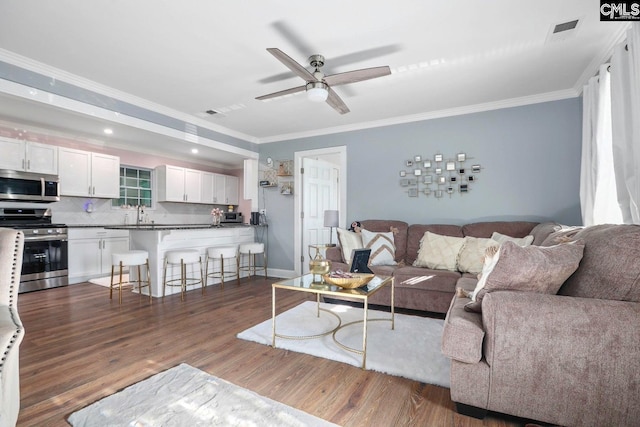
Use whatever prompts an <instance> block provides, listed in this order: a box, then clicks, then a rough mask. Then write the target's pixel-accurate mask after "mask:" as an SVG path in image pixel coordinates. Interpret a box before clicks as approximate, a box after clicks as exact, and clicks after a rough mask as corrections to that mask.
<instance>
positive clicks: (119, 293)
mask: <svg viewBox="0 0 640 427" xmlns="http://www.w3.org/2000/svg"><path fill="white" fill-rule="evenodd" d="M118 303H119V304H122V261H120V286H119V287H118Z"/></svg>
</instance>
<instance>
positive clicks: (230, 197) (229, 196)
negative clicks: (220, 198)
mask: <svg viewBox="0 0 640 427" xmlns="http://www.w3.org/2000/svg"><path fill="white" fill-rule="evenodd" d="M239 186H240V185H239V180H238V177H237V176H229V175H225V196H226V200H225V202H224V203H225V204H227V205H237V204H238V203H239V201H240V199H239V197H238V189H239Z"/></svg>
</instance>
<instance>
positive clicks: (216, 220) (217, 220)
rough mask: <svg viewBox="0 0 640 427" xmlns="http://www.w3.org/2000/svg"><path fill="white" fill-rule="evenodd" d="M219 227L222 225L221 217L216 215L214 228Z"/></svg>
mask: <svg viewBox="0 0 640 427" xmlns="http://www.w3.org/2000/svg"><path fill="white" fill-rule="evenodd" d="M219 225H220V217H219V216H216V215H214V216H213V226H214V227H218V226H219Z"/></svg>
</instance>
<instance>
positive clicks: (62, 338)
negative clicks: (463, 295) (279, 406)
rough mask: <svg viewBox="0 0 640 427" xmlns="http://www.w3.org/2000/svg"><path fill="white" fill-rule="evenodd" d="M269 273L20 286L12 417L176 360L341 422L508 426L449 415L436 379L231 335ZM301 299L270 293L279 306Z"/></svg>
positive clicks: (56, 418)
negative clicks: (145, 288) (152, 284)
mask: <svg viewBox="0 0 640 427" xmlns="http://www.w3.org/2000/svg"><path fill="white" fill-rule="evenodd" d="M271 282H272V281H271V280H269V281H265V280H263V279H258V280H254V281H243V282H242V283H241V284H240V285H239V286H238V285H236V284H235V283H233V284H227V285H226V286H225V289H224V290H222V289H220V288H219V286H215V287H209V288H208V289H207V294H206V295H205V296H204V297H203V296H201V294H200V292H199V291H192V292H190V293H188V295H187V297H186V300H185V301H184V302H182V301H180V296H179V295H173V296H169V297H166V298H165V299H164V301H162V300H161V299H154V301H153V304H152V305H149V302H148V300H147V299H145V298H142V299H141V298H139V296H138V295H137V294H133V293H131V292H125V295H124V296H123V303H122V305H118V302H117V298H116V299H114V300H112V301H110V300H109V297H108V292H109V291H108V289H107V288H104V287H101V286H98V285H93V284H89V283H83V284H78V285H72V286H68V287H64V288H56V289H49V290H45V291H39V292H32V293H27V294H21V295H20V296H19V304H18V306H19V313H20V316H21V318H22V321H23V323H24V326H25V329H26V336H25V339H24V341H23V342H22V345H21V347H20V382H21V384H20V385H21V387H20V388H21V411H20V418H19V420H18V425H19V426H64V425H67V424H66V421H65V420H66V417H67V416H68V415H69V414H70V413H72V412H73V411H75V410H77V409H80V408H82V407H84V406H86V405H87V404H89V403H92V402H94V401H96V400H98V399H100V398H102V397H105V396H108V395H110V394H112V393H113V392H115V391H117V390H120V389H122V388H124V387H126V386H128V385H131V384H133V383H135V382H138V381H140V380H143V379H145V378H147V377H149V376H151V375H153V374H155V373H157V372H160V371H163V370H165V369H168V368H170V367H172V366H175V365H177V364H179V363H181V362H185V363H188V364H190V365H192V366H194V367H197V368H199V369H202V370H204V371H206V372H209V373H210V374H212V375H215V376H218V377H220V378H224V379H226V380H228V381H230V382H232V383H234V384H237V385H239V386H241V387H245V388H248V389H250V390H253V391H255V392H257V393H259V394H261V395H263V396H267V397H269V398H271V399H274V400H277V401H279V402H282V403H285V404H287V405H290V406H293V407H296V408H298V409H301V410H303V411H306V412H308V413H310V414H313V415H316V416H318V417H321V418H324V419H326V420H329V421H331V422H334V423H336V424H341V425H344V426H369V425H374V426H404V425H406V426H514V425H518V424H517V423H515V422H514V420H511V419H508V418H506V417H503V416H489V417H487V418H486V419H485V420H483V421H480V420H476V419H473V418H469V417H465V416H462V415H458V414H457V413H456V412H455V411H454V409H453V403H452V402H451V400H450V398H449V390H448V389H446V388H441V387H436V386H431V385H425V384H421V383H419V382H416V381H410V380H407V379H403V378H398V377H392V376H389V375H384V374H380V373H376V372H372V371H363V370H361V369H359V368H356V367H353V366H349V365H345V364H342V363H338V362H332V361H329V360H325V359H320V358H316V357H313V356H308V355H305V354H300V353H293V352H290V351H285V350H279V349H273V348H271V347H268V346H264V345H260V344H255V343H251V342H247V341H243V340H239V339H237V338H236V337H235V336H236V334H237V333H238V332H240V331H242V330H244V329H246V328H249V327H251V326H253V325H254V324H257V323H259V322H261V321H263V320H265V319H268V318H270V316H271V286H269V284H270V283H271ZM308 298H310V296H309V295H307V294H304V293H297V292H286V291H282V292H281V293H279V294H278V303H279V309H282V310H285V309H287V308H290V307H293V306H295V305H297V304H299V303H300V302H302V301H304V300H306V299H308Z"/></svg>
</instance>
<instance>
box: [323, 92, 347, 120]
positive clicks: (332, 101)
mask: <svg viewBox="0 0 640 427" xmlns="http://www.w3.org/2000/svg"><path fill="white" fill-rule="evenodd" d="M327 89H328V90H329V96H328V97H327V104H329V105H331V107H332V108H333V109H334V110H336V111H337V112H338V113H340V114H347V113H348V112H349V111H350V110H349V107H347V104H345V103H344V102H343V101H342V99H341V98H340V97H339V96H338V94H337V93H336V92H335V91H334V90H333V89H331V88H327Z"/></svg>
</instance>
